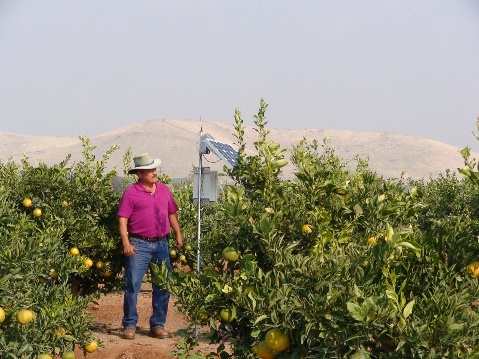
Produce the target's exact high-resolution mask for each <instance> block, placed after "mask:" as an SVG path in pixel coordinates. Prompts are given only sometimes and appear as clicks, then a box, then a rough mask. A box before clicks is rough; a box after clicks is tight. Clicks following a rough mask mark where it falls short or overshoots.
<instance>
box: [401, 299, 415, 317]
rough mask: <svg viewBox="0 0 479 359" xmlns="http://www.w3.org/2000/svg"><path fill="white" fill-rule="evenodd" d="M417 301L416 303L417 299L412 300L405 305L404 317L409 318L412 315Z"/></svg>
mask: <svg viewBox="0 0 479 359" xmlns="http://www.w3.org/2000/svg"><path fill="white" fill-rule="evenodd" d="M415 303H416V301H415V300H411V301H410V302H409V303H408V304H406V306H405V307H404V310H403V315H404V318H407V317H409V316H410V315H411V313H412V309H413V307H414V304H415Z"/></svg>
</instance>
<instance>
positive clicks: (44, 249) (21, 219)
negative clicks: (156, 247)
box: [0, 137, 121, 358]
mask: <svg viewBox="0 0 479 359" xmlns="http://www.w3.org/2000/svg"><path fill="white" fill-rule="evenodd" d="M81 140H82V142H83V146H84V152H83V157H84V160H83V161H80V162H78V163H76V164H73V165H69V159H70V157H69V156H68V157H67V158H66V159H65V160H64V161H62V162H61V163H59V164H57V165H54V166H51V167H50V166H47V165H46V164H44V163H38V164H36V165H33V164H31V163H30V162H29V161H28V159H27V158H24V159H23V160H22V162H21V164H16V163H14V162H13V161H7V162H6V163H0V183H1V186H0V243H1V247H2V251H1V252H0V264H1V266H0V308H2V310H1V311H0V312H1V313H5V315H4V316H2V318H1V319H2V322H1V323H0V356H1V357H2V358H32V357H37V356H40V355H43V356H54V355H63V354H65V353H67V354H65V355H68V353H69V352H71V351H72V350H73V349H74V347H75V346H80V347H82V348H83V349H84V351H85V353H88V352H91V351H94V350H95V349H96V347H97V346H98V342H97V341H96V340H94V338H93V334H92V332H91V327H92V324H93V318H91V317H90V316H89V315H88V312H87V311H86V310H85V309H86V308H87V306H88V304H89V302H90V301H91V300H92V299H94V298H95V297H97V296H99V295H100V293H102V292H108V291H110V290H112V289H113V288H116V287H117V283H118V279H117V275H118V274H119V272H120V270H121V262H120V260H121V257H120V256H119V249H118V245H119V242H118V235H117V233H116V216H115V207H116V206H117V204H118V199H119V195H118V193H117V192H115V191H114V190H113V188H112V179H113V177H114V176H115V171H112V172H110V173H105V164H106V161H107V160H108V158H109V156H110V155H111V153H112V152H113V151H114V150H116V148H112V149H111V150H110V151H108V152H107V153H106V154H105V155H104V156H103V159H102V160H100V161H98V160H96V158H95V156H94V155H93V154H92V151H93V150H94V147H92V146H91V144H90V141H89V140H88V139H86V138H84V137H82V138H81Z"/></svg>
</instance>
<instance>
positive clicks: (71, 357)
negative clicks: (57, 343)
mask: <svg viewBox="0 0 479 359" xmlns="http://www.w3.org/2000/svg"><path fill="white" fill-rule="evenodd" d="M62 359H75V353H74V352H72V351H67V352H64V353H63V354H62Z"/></svg>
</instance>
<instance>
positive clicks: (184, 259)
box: [178, 254, 186, 262]
mask: <svg viewBox="0 0 479 359" xmlns="http://www.w3.org/2000/svg"><path fill="white" fill-rule="evenodd" d="M178 260H179V261H180V262H185V261H186V257H185V255H184V254H182V255H180V256H179V257H178Z"/></svg>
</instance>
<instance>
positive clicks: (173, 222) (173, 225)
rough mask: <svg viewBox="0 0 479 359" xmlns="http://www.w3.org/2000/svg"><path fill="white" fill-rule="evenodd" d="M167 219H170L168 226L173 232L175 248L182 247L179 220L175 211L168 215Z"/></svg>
mask: <svg viewBox="0 0 479 359" xmlns="http://www.w3.org/2000/svg"><path fill="white" fill-rule="evenodd" d="M168 219H169V220H170V226H171V228H172V229H173V232H175V237H176V243H175V247H176V248H181V247H183V237H182V236H181V229H180V222H179V221H178V215H177V214H176V213H171V214H169V215H168Z"/></svg>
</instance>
